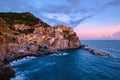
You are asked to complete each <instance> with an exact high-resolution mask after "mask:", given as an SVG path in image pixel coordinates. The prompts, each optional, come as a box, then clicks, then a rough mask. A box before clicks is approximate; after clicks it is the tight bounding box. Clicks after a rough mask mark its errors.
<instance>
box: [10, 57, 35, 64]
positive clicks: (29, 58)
mask: <svg viewBox="0 0 120 80" xmlns="http://www.w3.org/2000/svg"><path fill="white" fill-rule="evenodd" d="M35 58H36V57H29V56H27V57H25V58H23V59H19V60H17V61H12V62H10V64H11V65H18V64H21V63H22V62H24V61H27V60H32V59H35Z"/></svg>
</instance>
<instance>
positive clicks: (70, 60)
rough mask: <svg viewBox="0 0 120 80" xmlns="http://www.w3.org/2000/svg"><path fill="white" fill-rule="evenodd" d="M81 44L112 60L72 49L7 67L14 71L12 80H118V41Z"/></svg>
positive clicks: (119, 57) (18, 62) (119, 68)
mask: <svg viewBox="0 0 120 80" xmlns="http://www.w3.org/2000/svg"><path fill="white" fill-rule="evenodd" d="M81 43H82V44H86V45H88V46H89V47H90V48H94V49H99V50H102V51H106V52H108V53H110V54H111V55H112V56H111V57H104V56H97V55H93V54H91V53H90V52H87V51H85V50H82V49H74V50H63V51H59V54H58V55H56V54H54V55H49V56H44V57H38V58H34V57H33V58H24V59H22V60H19V61H16V62H15V61H14V62H12V63H11V64H12V65H13V67H14V70H15V71H16V77H15V78H12V80H120V41H118V40H108V41H107V40H101V41H99V40H89V41H88V40H86V41H85V40H84V41H81ZM61 53H62V55H60V54H61Z"/></svg>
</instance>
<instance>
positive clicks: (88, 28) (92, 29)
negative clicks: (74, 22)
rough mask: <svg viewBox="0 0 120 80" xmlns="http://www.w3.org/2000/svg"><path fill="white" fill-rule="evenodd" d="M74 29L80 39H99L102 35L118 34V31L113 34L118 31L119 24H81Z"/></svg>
mask: <svg viewBox="0 0 120 80" xmlns="http://www.w3.org/2000/svg"><path fill="white" fill-rule="evenodd" d="M74 30H75V32H76V33H77V35H78V36H79V38H81V39H101V38H103V36H104V37H105V36H106V37H110V36H118V35H120V34H118V33H117V34H114V33H115V32H118V31H120V25H98V24H97V25H96V24H94V25H93V24H81V25H78V26H77V27H76V28H74ZM112 34H114V35H112ZM119 37H120V36H119Z"/></svg>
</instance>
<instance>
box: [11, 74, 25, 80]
mask: <svg viewBox="0 0 120 80" xmlns="http://www.w3.org/2000/svg"><path fill="white" fill-rule="evenodd" d="M26 79H27V77H25V74H23V73H20V72H19V73H17V74H16V77H15V78H12V79H11V80H26Z"/></svg>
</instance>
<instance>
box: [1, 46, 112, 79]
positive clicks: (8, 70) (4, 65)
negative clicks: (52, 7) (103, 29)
mask: <svg viewBox="0 0 120 80" xmlns="http://www.w3.org/2000/svg"><path fill="white" fill-rule="evenodd" d="M27 47H28V46H27ZM35 47H37V48H36V49H35ZM33 48H34V50H33V51H32V53H31V52H29V51H31V49H33ZM66 49H69V48H66ZM73 49H83V50H86V51H88V52H91V53H92V54H94V55H100V56H111V55H110V54H108V53H106V52H103V51H100V50H94V49H91V48H88V47H87V46H85V45H81V46H79V47H77V48H73ZM59 50H63V49H59ZM17 54H21V55H19V56H16V57H14V58H11V59H4V60H3V61H0V80H10V78H13V77H15V71H14V70H13V68H12V66H11V65H10V64H9V63H10V62H12V61H15V60H19V59H22V58H25V57H28V56H34V57H40V56H45V55H50V54H57V50H56V49H55V48H54V49H53V48H52V49H50V48H49V47H48V46H45V45H44V46H41V45H37V46H34V47H31V48H30V47H29V49H28V50H27V51H26V52H18V53H17Z"/></svg>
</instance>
